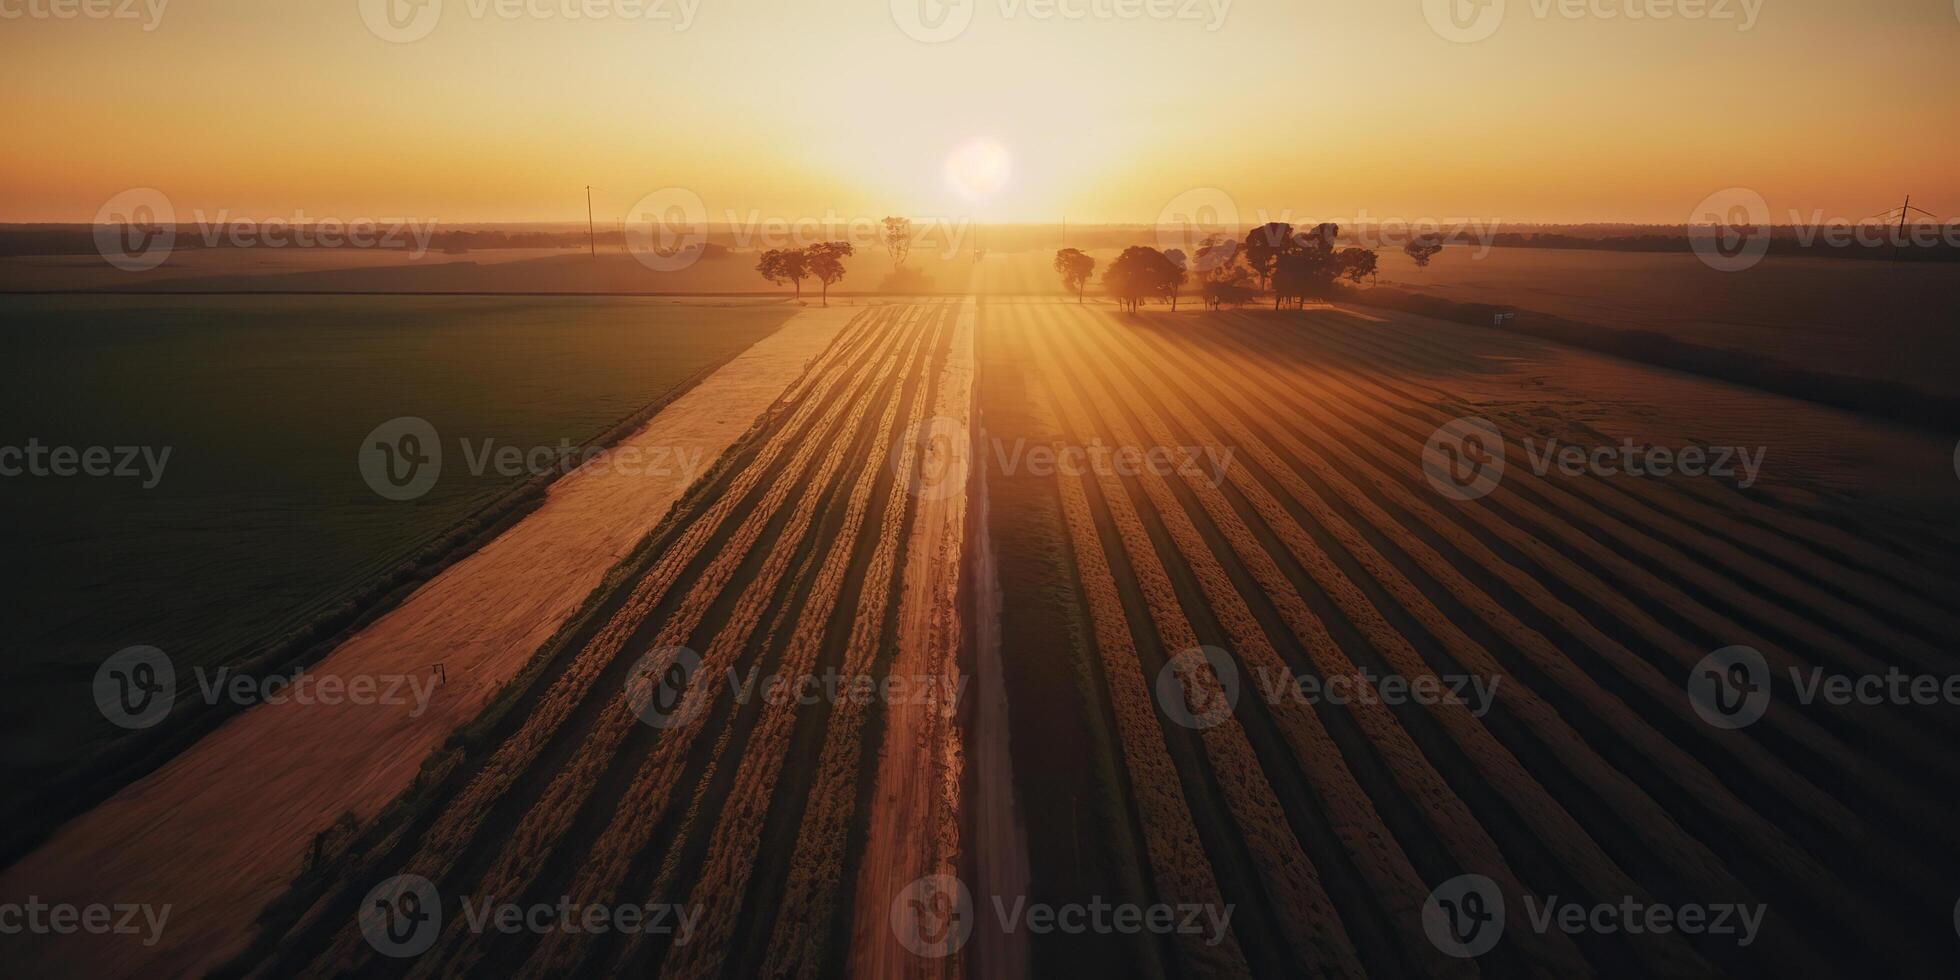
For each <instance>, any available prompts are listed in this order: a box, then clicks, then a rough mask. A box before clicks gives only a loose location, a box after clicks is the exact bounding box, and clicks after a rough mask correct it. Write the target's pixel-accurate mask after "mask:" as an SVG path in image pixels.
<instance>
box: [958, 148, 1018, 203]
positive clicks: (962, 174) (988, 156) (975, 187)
mask: <svg viewBox="0 0 1960 980" xmlns="http://www.w3.org/2000/svg"><path fill="white" fill-rule="evenodd" d="M1013 174H1014V158H1013V157H1011V156H1009V155H1008V153H1007V148H1006V147H1004V146H1002V145H1000V144H999V143H997V142H995V141H993V140H990V139H984V138H976V139H970V140H967V141H966V142H964V143H961V144H960V145H959V146H957V147H954V148H953V152H951V153H949V154H947V155H946V183H947V185H948V186H950V187H951V188H952V189H953V193H955V194H958V195H959V196H960V197H962V198H965V199H966V200H967V201H969V202H973V203H979V202H981V201H985V200H987V199H988V198H991V197H993V196H994V195H995V194H996V193H998V192H999V191H1000V189H1001V188H1003V187H1005V186H1007V180H1008V178H1009V177H1011V176H1013Z"/></svg>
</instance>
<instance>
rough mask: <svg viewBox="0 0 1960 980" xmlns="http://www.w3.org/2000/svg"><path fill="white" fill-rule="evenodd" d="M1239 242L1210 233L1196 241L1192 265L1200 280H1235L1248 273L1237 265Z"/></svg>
mask: <svg viewBox="0 0 1960 980" xmlns="http://www.w3.org/2000/svg"><path fill="white" fill-rule="evenodd" d="M1239 251H1240V249H1239V243H1238V242H1235V241H1233V240H1231V239H1229V238H1226V237H1224V236H1223V235H1211V236H1208V237H1206V238H1205V240H1204V241H1202V242H1199V243H1198V251H1197V254H1196V255H1195V256H1194V258H1195V261H1194V262H1193V267H1194V268H1196V269H1197V271H1198V279H1199V280H1200V281H1202V282H1237V281H1238V280H1239V279H1241V278H1243V277H1244V276H1246V275H1248V272H1247V271H1246V269H1245V267H1243V266H1241V265H1239Z"/></svg>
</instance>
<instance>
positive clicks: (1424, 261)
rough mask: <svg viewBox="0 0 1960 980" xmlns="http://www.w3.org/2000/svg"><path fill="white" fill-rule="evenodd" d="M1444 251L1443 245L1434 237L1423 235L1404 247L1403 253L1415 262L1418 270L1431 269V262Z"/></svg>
mask: <svg viewBox="0 0 1960 980" xmlns="http://www.w3.org/2000/svg"><path fill="white" fill-rule="evenodd" d="M1442 250H1443V243H1442V242H1441V241H1440V240H1438V239H1437V238H1436V236H1434V235H1423V236H1422V237H1420V238H1417V239H1415V240H1413V241H1411V242H1409V244H1407V245H1404V246H1402V251H1403V253H1404V254H1406V255H1407V256H1408V257H1409V258H1411V259H1414V260H1415V263H1416V268H1418V269H1427V268H1429V260H1430V259H1433V258H1435V257H1436V253H1437V252H1440V251H1442Z"/></svg>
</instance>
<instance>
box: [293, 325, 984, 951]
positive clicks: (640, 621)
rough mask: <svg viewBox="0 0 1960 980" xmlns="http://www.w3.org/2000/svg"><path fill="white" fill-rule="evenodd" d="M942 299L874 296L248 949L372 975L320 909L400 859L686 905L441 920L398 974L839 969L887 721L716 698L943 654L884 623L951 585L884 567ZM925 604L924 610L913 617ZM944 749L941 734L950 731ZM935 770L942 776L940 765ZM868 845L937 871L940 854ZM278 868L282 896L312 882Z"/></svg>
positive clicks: (343, 926) (941, 636)
mask: <svg viewBox="0 0 1960 980" xmlns="http://www.w3.org/2000/svg"><path fill="white" fill-rule="evenodd" d="M961 309H962V306H961V304H959V303H931V304H921V305H911V306H885V307H878V308H875V309H872V310H867V311H865V312H863V313H862V314H861V315H859V316H858V317H857V318H856V319H854V320H852V321H851V323H850V325H848V326H847V327H846V328H845V329H844V330H843V331H842V333H841V334H840V335H839V337H838V339H837V340H836V341H835V343H833V344H832V345H831V346H830V347H829V348H828V349H827V350H826V351H825V352H824V354H823V355H822V356H821V357H820V358H819V359H818V360H817V362H816V363H814V364H813V365H812V366H811V368H810V370H809V372H808V373H806V374H805V375H804V376H803V377H802V378H801V379H799V380H798V381H796V382H795V383H794V384H793V385H792V388H791V390H790V391H788V392H786V393H785V394H784V396H783V399H782V400H781V402H780V403H779V405H778V407H777V409H776V410H774V411H773V412H772V414H771V415H769V416H768V417H766V418H765V419H764V420H763V422H762V423H761V424H760V425H759V426H758V427H757V428H756V429H755V430H754V431H753V432H751V434H750V436H749V438H748V439H746V440H744V442H742V443H741V444H740V445H738V446H737V447H736V448H734V449H733V450H731V451H730V453H729V455H728V456H727V457H725V458H724V461H723V465H721V466H719V467H717V469H716V470H715V472H714V474H713V475H712V477H711V478H710V480H709V482H708V483H707V484H705V485H704V486H703V487H701V488H700V489H699V491H698V492H696V493H693V494H690V496H689V497H688V498H687V499H686V500H685V501H683V502H682V504H681V505H680V506H679V507H677V508H676V509H675V511H674V512H673V513H671V514H670V515H669V517H668V519H667V520H665V521H664V522H663V523H662V524H661V526H660V528H659V529H657V530H656V531H655V532H654V534H653V535H652V537H651V538H650V539H649V540H648V541H647V542H646V543H645V544H644V545H643V546H642V547H641V548H639V549H636V551H635V552H634V554H633V555H632V556H630V557H629V558H628V559H627V564H626V565H625V566H623V573H622V574H619V575H617V576H616V577H615V581H617V582H618V583H619V584H618V586H617V588H616V589H615V590H614V592H613V594H611V595H610V596H608V597H606V598H605V599H604V600H603V601H601V602H599V603H598V604H597V605H596V606H594V607H593V608H592V609H591V610H590V611H589V613H588V614H587V615H586V616H584V617H581V619H579V620H578V621H575V622H574V623H572V624H570V625H568V627H567V629H566V630H564V631H563V632H561V634H560V635H559V636H558V637H557V638H555V639H554V640H553V641H552V642H551V643H549V644H547V645H546V646H545V648H544V649H543V650H542V651H540V653H539V658H540V660H539V663H540V665H541V666H542V667H543V668H544V669H543V670H541V671H539V672H537V673H536V674H535V677H534V680H532V681H531V682H529V683H528V684H520V685H519V686H518V689H515V690H513V691H511V692H508V696H507V699H506V702H505V703H503V704H501V705H500V706H499V708H498V709H496V710H497V711H498V712H499V713H500V714H501V717H502V720H501V721H500V722H498V723H496V724H493V725H489V726H487V727H484V728H483V731H482V736H483V737H482V738H480V739H479V740H478V741H477V742H476V746H477V747H476V748H475V749H474V750H472V751H471V752H470V753H469V758H468V759H467V760H466V761H465V763H464V764H463V765H462V766H460V767H458V768H457V769H456V770H455V774H454V776H453V778H449V779H446V780H444V781H443V782H441V783H440V784H439V785H438V786H437V787H436V788H435V790H436V791H434V792H425V793H421V794H412V796H411V798H410V799H409V800H408V801H406V802H405V804H404V805H403V806H402V807H399V808H397V809H396V810H393V811H391V812H390V813H389V814H388V815H385V816H384V818H383V820H382V821H381V823H380V826H382V827H384V828H387V830H386V832H385V833H379V834H376V835H374V836H373V837H372V838H371V846H370V847H369V848H368V849H366V850H362V851H357V852H356V853H353V854H351V855H350V856H349V858H348V861H349V866H348V868H347V869H346V871H345V874H344V876H337V877H334V878H332V879H330V880H329V883H328V886H327V887H325V888H324V889H322V890H321V891H319V892H317V893H316V894H317V899H316V900H315V901H313V903H312V904H310V905H300V906H296V908H299V909H302V910H303V911H302V913H301V914H299V915H297V916H295V917H294V918H292V919H291V920H289V921H288V922H287V923H286V928H285V930H284V931H283V934H274V935H270V936H267V937H265V939H264V940H263V941H262V947H263V948H262V949H261V952H264V953H265V954H266V955H267V956H269V957H271V962H276V963H281V964H284V968H289V969H292V970H298V971H301V972H305V973H312V974H317V975H330V974H332V973H335V972H337V971H340V970H344V969H362V968H367V967H374V966H378V965H380V963H385V962H386V961H385V960H381V961H378V962H377V953H376V951H375V949H373V948H372V947H371V946H370V945H369V944H368V943H367V942H366V941H364V939H363V937H362V933H361V931H360V930H359V929H358V928H356V927H355V924H354V922H353V919H352V917H351V915H348V914H342V913H345V912H351V910H352V909H353V908H354V907H355V905H356V904H357V902H356V900H357V899H359V898H360V896H361V894H362V893H363V892H365V891H367V890H368V889H369V887H370V886H372V885H373V884H374V883H375V881H377V880H382V879H386V878H388V877H390V876H392V875H395V874H399V873H403V872H409V873H414V874H419V875H423V876H426V877H427V878H429V879H430V880H432V881H435V882H436V883H437V884H438V886H439V887H440V888H441V889H442V890H443V891H444V892H445V893H469V894H475V895H481V896H485V897H486V898H493V899H494V898H497V897H505V896H528V895H568V896H572V900H573V901H574V902H575V903H579V904H586V903H606V902H627V901H631V902H675V903H679V902H686V903H689V904H691V905H696V906H699V907H700V908H702V909H704V910H705V914H703V915H701V916H700V920H699V921H700V925H699V929H698V931H697V932H695V933H694V934H692V935H691V937H690V940H689V941H688V942H686V943H685V944H670V942H668V941H662V940H660V939H657V938H648V937H645V936H643V935H635V936H630V937H627V936H615V937H606V938H604V939H593V938H591V937H575V936H568V935H553V936H547V937H543V938H542V939H535V940H524V941H519V940H517V939H515V938H503V939H502V941H499V937H484V936H472V935H471V934H470V933H469V931H468V930H466V929H465V927H464V923H463V922H462V921H460V920H455V921H451V922H449V923H447V924H446V928H445V930H444V931H443V933H442V934H441V935H440V937H439V938H438V939H436V940H435V942H434V945H433V948H432V949H430V950H429V951H428V952H427V953H426V954H425V955H424V956H423V957H422V959H420V960H419V961H418V969H417V973H418V974H419V973H420V972H426V971H434V970H442V971H449V972H457V973H465V972H471V971H485V972H495V973H497V974H499V975H511V974H513V973H515V974H517V975H526V976H533V975H535V976H544V975H562V974H563V973H564V972H565V971H568V970H574V969H586V970H599V969H609V968H622V969H628V970H633V971H635V972H638V971H657V972H660V973H661V974H663V975H668V976H707V975H717V974H720V973H721V972H723V971H724V970H731V971H752V970H755V969H767V970H768V971H769V972H771V973H772V974H781V973H785V972H789V973H801V974H813V973H816V972H820V971H823V970H824V969H826V968H827V967H831V968H834V967H835V966H836V965H838V964H840V963H841V962H842V960H841V958H842V957H843V956H844V955H845V948H846V946H847V940H846V937H847V936H848V935H849V933H850V928H851V925H852V915H851V913H850V910H851V904H850V897H851V895H852V893H853V891H854V887H855V882H856V878H855V875H854V874H853V873H852V872H853V871H854V869H856V868H857V867H858V862H857V861H856V860H854V859H853V858H852V855H853V852H854V851H855V850H856V849H857V848H858V847H861V846H862V845H861V843H854V841H858V840H859V837H858V834H859V833H860V832H861V831H860V830H859V828H861V827H862V826H863V824H864V823H865V821H866V820H868V819H870V817H869V816H868V815H867V813H866V800H867V799H868V794H870V793H872V791H873V790H874V788H879V789H881V790H883V789H888V788H889V787H881V786H880V785H879V784H880V782H881V781H882V780H884V779H886V778H888V777H887V776H886V774H885V772H884V771H882V770H881V769H880V767H879V766H878V761H877V760H878V758H879V755H880V746H881V745H883V744H885V743H886V741H887V738H888V737H890V738H902V739H904V740H905V741H907V742H910V741H911V740H912V738H913V737H914V733H913V732H912V731H910V730H906V729H904V728H903V727H900V728H897V729H894V730H893V731H892V732H891V733H890V735H889V736H888V734H887V728H888V726H890V725H893V724H898V723H894V722H890V721H888V719H887V718H886V717H885V715H884V713H883V709H882V706H881V705H880V704H879V703H878V701H865V700H862V699H852V698H838V699H830V700H826V701H823V702H820V707H818V708H815V709H806V708H801V707H800V706H799V704H798V703H797V702H796V701H795V700H784V699H772V698H769V697H737V696H735V689H734V688H733V687H731V684H730V681H729V679H730V678H732V677H735V676H737V675H739V674H742V673H745V672H749V671H757V670H759V671H761V672H763V673H765V674H768V675H771V676H787V677H801V676H814V675H819V674H822V673H824V672H835V673H841V674H842V675H843V676H846V677H859V676H863V677H874V676H875V677H880V678H884V677H887V676H888V674H889V671H890V670H891V669H893V668H892V666H891V665H893V664H897V665H899V666H898V668H897V669H901V670H903V669H908V668H907V666H906V665H909V664H914V663H916V664H918V665H919V669H920V670H922V671H930V672H933V675H934V676H937V675H938V674H939V673H940V672H943V671H945V670H946V669H947V668H946V667H945V666H944V664H945V661H946V658H948V657H950V656H951V654H952V650H953V648H952V647H949V646H948V645H947V643H948V637H949V636H950V635H956V633H957V630H956V629H955V630H954V633H953V634H948V633H947V630H948V628H949V627H951V624H950V623H948V624H947V625H943V626H940V627H938V628H937V629H924V630H920V629H911V628H907V627H906V626H904V621H905V620H907V619H912V618H916V617H917V616H918V615H919V614H918V613H912V612H908V611H907V610H908V609H909V607H911V606H912V604H913V603H915V602H918V601H925V602H928V603H930V604H931V605H932V606H934V607H936V608H943V607H944V605H945V604H946V600H947V598H948V597H949V596H950V592H949V591H948V586H947V585H945V584H935V583H934V581H933V578H934V577H936V576H935V575H934V574H928V573H932V571H933V570H934V569H935V568H939V567H943V566H944V565H945V564H946V563H944V562H942V561H940V560H937V559H934V560H928V561H925V562H922V563H914V562H913V561H912V560H911V559H909V558H908V555H909V554H910V553H911V552H910V549H911V548H912V547H913V546H914V544H915V543H916V542H915V538H917V537H919V536H920V535H921V534H922V531H921V529H920V527H919V525H918V521H917V515H918V514H919V513H925V514H928V515H933V514H940V513H943V508H942V507H940V506H937V505H939V504H941V503H943V502H944V501H945V500H947V499H948V494H945V493H940V492H937V491H934V492H927V491H926V490H924V489H922V488H921V486H920V484H919V483H918V480H920V479H921V478H922V476H921V474H925V473H928V472H930V470H929V469H928V468H927V467H926V466H925V464H926V463H927V462H928V461H927V460H924V459H921V455H931V454H934V453H938V452H943V451H944V450H945V446H946V441H945V439H944V438H939V437H937V436H936V437H935V438H932V439H917V438H914V437H913V435H911V434H916V433H918V432H919V431H920V429H921V425H922V423H923V422H924V421H925V420H927V419H930V418H932V417H933V412H934V410H935V407H937V408H941V409H944V408H947V407H948V406H947V405H946V404H945V403H944V402H943V401H942V398H944V397H945V396H944V395H943V393H942V392H941V390H940V388H941V379H943V378H946V377H955V378H957V377H958V376H959V375H960V373H961V372H962V371H964V372H965V373H967V374H969V375H970V373H971V367H970V364H971V353H970V352H971V344H972V313H971V308H970V307H968V308H967V312H966V313H965V315H964V317H962V316H961ZM962 344H964V345H965V347H964V352H963V349H962V347H961V345H962ZM962 363H964V364H966V365H967V367H965V368H960V367H959V365H960V364H962ZM955 400H956V399H955ZM938 435H939V436H947V437H950V438H952V439H953V441H954V442H958V440H959V439H960V438H962V436H961V435H960V434H958V433H940V434H938ZM889 447H898V448H897V449H896V451H888V448H889ZM962 492H963V490H962ZM926 502H931V503H933V504H934V505H935V506H933V507H926V506H925V503H926ZM915 506H916V508H917V509H916V510H915ZM942 520H943V519H942ZM957 523H958V522H957V521H955V522H954V526H957ZM936 526H940V527H942V528H943V526H944V525H936ZM940 535H943V530H942V531H939V532H934V534H933V535H931V536H928V540H943V539H942V538H941V537H940ZM954 544H955V547H954V551H955V552H956V553H957V551H958V550H959V549H958V548H957V546H956V542H955V543H954ZM953 567H957V564H956V563H954V564H953ZM921 569H923V571H921ZM921 574H926V578H925V579H924V580H920V579H919V578H918V576H919V575H921ZM925 615H926V619H927V620H931V619H932V618H934V617H935V616H939V617H941V621H942V622H945V621H944V620H943V614H941V613H938V612H935V610H934V609H927V610H926V611H925ZM935 636H936V637H938V638H937V639H934V637H935ZM908 637H914V638H913V639H908ZM647 651H651V653H646V652H647ZM643 653H646V656H645V657H642V654H643ZM935 663H936V664H937V666H935ZM677 665H678V668H679V669H680V670H681V674H682V675H683V676H684V677H685V678H686V680H685V682H684V683H683V684H682V685H681V689H680V691H679V692H678V700H676V701H675V702H674V703H673V704H671V705H669V706H668V707H666V708H664V709H661V710H662V711H664V713H661V714H659V716H658V717H655V716H654V715H653V714H650V713H649V711H650V710H651V709H650V708H649V705H653V704H661V703H663V702H662V700H661V698H660V697H659V695H660V693H661V691H660V690H656V688H662V687H663V685H667V684H668V683H669V679H670V678H672V677H673V676H674V675H673V673H672V671H673V670H674V669H676V668H677ZM669 693H675V692H669ZM934 697H935V698H937V697H938V695H936V694H935V695H934ZM938 703H939V702H938V701H934V702H932V703H931V704H934V705H936V704H938ZM928 707H929V708H930V705H929V706H928ZM917 721H918V722H919V723H921V724H926V725H928V726H929V728H930V727H932V726H939V725H944V724H945V723H946V722H948V721H950V715H949V714H947V713H944V712H939V711H935V710H924V711H921V712H918V717H917ZM941 730H943V729H941ZM943 737H944V738H947V739H952V740H953V741H952V742H951V743H950V744H957V734H956V733H949V734H948V735H946V736H943ZM933 741H934V740H933V739H928V744H932V743H933ZM940 757H941V758H944V757H943V756H940ZM945 780H946V782H945V785H948V786H952V787H955V788H956V787H957V785H958V781H959V780H958V775H957V771H954V772H951V773H948V774H947V775H946V777H945ZM923 795H924V796H925V797H927V798H931V799H935V800H942V801H944V802H945V804H946V805H948V806H949V807H951V808H952V809H948V810H946V811H945V812H944V816H943V820H944V823H945V825H946V826H948V827H949V828H957V826H958V823H959V820H960V814H959V812H958V810H957V806H958V794H957V792H953V793H951V794H948V793H946V792H944V791H942V790H940V789H937V788H935V787H933V786H932V785H930V784H929V785H928V786H927V787H926V788H925V790H924V793H923ZM954 832H956V831H954ZM928 839H929V840H937V841H940V843H941V845H943V846H946V847H948V848H955V847H956V846H957V845H956V843H955V842H953V841H949V840H947V839H946V838H941V837H933V838H928ZM889 860H891V861H893V862H897V863H900V864H906V863H907V862H910V861H913V860H919V861H922V862H932V864H931V865H930V866H940V865H942V864H943V865H946V866H950V865H952V864H953V863H954V862H955V861H957V852H956V851H955V850H951V849H948V850H945V851H942V852H939V856H938V857H931V856H930V855H922V854H917V853H913V852H905V853H901V854H897V855H894V856H893V857H891V858H890V859H889ZM907 866H908V867H909V866H910V865H909V864H907ZM919 873H922V872H919V871H911V872H908V873H903V874H900V875H899V878H900V880H910V879H911V878H914V877H917V876H918V874H919ZM301 884H302V894H304V888H306V887H309V885H310V883H308V882H304V881H303V882H302V883H301ZM312 884H317V883H312Z"/></svg>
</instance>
